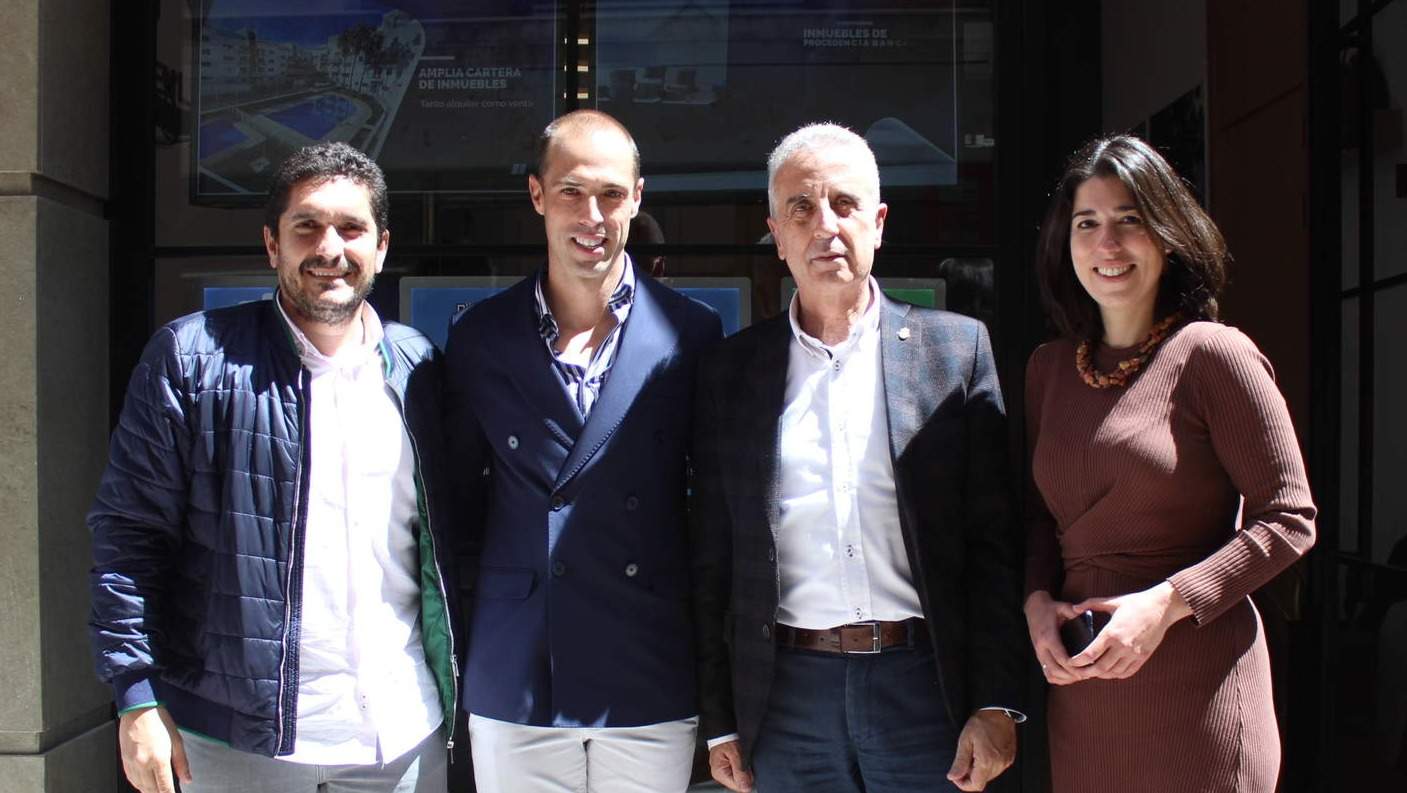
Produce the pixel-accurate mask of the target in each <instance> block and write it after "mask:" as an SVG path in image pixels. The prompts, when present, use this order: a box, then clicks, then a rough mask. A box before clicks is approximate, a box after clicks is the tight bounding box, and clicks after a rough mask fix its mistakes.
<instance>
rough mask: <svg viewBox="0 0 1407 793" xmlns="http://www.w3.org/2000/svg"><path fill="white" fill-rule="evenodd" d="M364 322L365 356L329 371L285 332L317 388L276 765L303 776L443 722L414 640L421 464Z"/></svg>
mask: <svg viewBox="0 0 1407 793" xmlns="http://www.w3.org/2000/svg"><path fill="white" fill-rule="evenodd" d="M275 301H277V298H275ZM279 310H280V311H282V310H283V306H282V305H280V306H279ZM284 320H285V321H287V320H288V316H287V314H284ZM362 321H363V324H364V326H365V328H366V332H365V336H364V339H363V341H362V343H361V344H356V345H350V346H348V347H345V348H344V349H342V350H339V351H338V353H337V354H336V355H335V356H333V357H328V356H325V355H323V354H322V353H320V352H318V350H317V348H316V347H314V346H313V345H312V343H311V342H309V341H308V339H307V338H306V337H305V336H304V335H303V334H302V332H300V331H299V330H298V328H297V326H296V325H294V324H293V323H292V322H289V323H288V327H289V328H290V329H291V331H292V333H293V337H294V339H295V341H296V342H297V345H298V348H299V353H300V356H301V358H302V361H303V366H304V367H305V368H306V369H307V370H308V372H309V374H310V375H311V385H310V389H309V390H310V402H309V404H308V405H307V410H308V420H309V424H310V426H309V437H307V438H305V439H304V442H305V443H310V444H312V448H311V450H310V463H309V466H308V470H307V471H306V472H305V474H304V475H305V476H307V477H308V503H307V530H306V533H305V536H304V539H303V542H304V552H303V582H302V584H303V597H302V610H301V621H300V625H301V634H300V635H299V642H298V653H299V667H298V681H297V682H298V722H297V740H296V742H295V744H294V751H293V754H291V755H287V756H285V757H283V758H282V759H284V760H289V761H292V762H297V763H314V764H318V765H343V764H356V765H371V764H374V763H383V762H390V761H391V760H394V759H395V758H397V757H399V756H401V755H402V754H404V753H405V752H407V751H409V750H410V749H412V748H414V747H415V746H416V745H417V744H419V743H420V742H421V741H422V740H424V739H425V737H426V736H427V735H429V734H430V733H431V732H433V731H434V730H435V729H436V728H437V727H438V726H439V725H440V723H441V722H442V721H443V714H442V712H441V709H440V705H439V695H438V689H437V687H436V684H435V680H434V677H433V676H432V675H431V673H430V670H429V668H428V666H427V665H426V663H425V652H424V648H423V646H422V645H421V640H420V579H419V573H418V568H419V562H420V553H419V549H418V547H417V544H416V535H415V528H414V524H415V523H416V522H417V521H418V520H419V514H420V513H419V509H418V505H417V501H416V490H415V480H414V470H415V460H414V452H413V450H412V449H411V445H410V437H409V436H408V435H407V433H406V429H405V424H404V422H403V421H402V418H401V413H400V410H399V408H397V406H396V402H395V399H396V397H395V396H394V394H393V393H392V392H391V390H390V387H389V386H388V385H387V384H386V380H385V370H384V365H385V364H384V362H383V360H382V357H381V355H380V352H379V346H380V343H381V340H382V337H383V332H382V327H381V321H380V319H379V318H378V317H377V316H376V312H375V311H374V310H372V308H371V306H369V305H367V306H365V307H364V309H363V313H362Z"/></svg>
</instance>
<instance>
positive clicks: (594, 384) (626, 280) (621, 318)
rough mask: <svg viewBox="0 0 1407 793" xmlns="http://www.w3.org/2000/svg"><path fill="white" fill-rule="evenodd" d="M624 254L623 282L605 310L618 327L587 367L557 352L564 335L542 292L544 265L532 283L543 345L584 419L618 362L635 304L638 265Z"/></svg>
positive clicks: (605, 340) (593, 355) (595, 352)
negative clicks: (627, 321) (631, 311)
mask: <svg viewBox="0 0 1407 793" xmlns="http://www.w3.org/2000/svg"><path fill="white" fill-rule="evenodd" d="M625 257H626V258H625V267H623V268H622V270H621V276H620V282H619V283H617V284H616V288H615V291H614V292H612V293H611V297H610V299H609V300H607V301H606V310H607V311H608V312H610V315H611V317H612V318H613V319H614V320H615V327H613V328H611V332H610V333H609V334H607V336H606V338H605V339H604V340H603V341H602V342H601V344H600V345H599V346H598V347H597V348H596V349H595V350H593V351H592V353H591V360H590V361H589V362H587V364H586V366H579V365H577V364H574V363H568V362H567V361H564V360H562V358H561V356H560V355H559V354H558V353H557V341H558V339H559V338H560V337H561V330H560V328H559V326H558V325H557V319H556V318H555V317H553V316H552V307H551V306H549V305H548V304H547V296H546V294H545V293H544V292H543V282H544V281H545V279H546V276H547V269H546V268H545V267H544V268H543V269H542V270H540V271H538V274H537V279H536V282H535V283H534V285H533V294H534V297H535V300H534V309H535V310H536V311H537V320H538V322H537V328H538V333H540V334H541V335H542V341H543V344H544V345H545V346H546V347H547V354H548V355H549V356H550V357H551V360H552V368H553V371H554V372H555V373H556V374H557V378H558V380H559V381H560V382H561V384H562V388H563V389H564V390H565V391H566V394H567V397H568V398H569V399H571V401H572V404H574V405H576V408H577V412H578V413H579V414H580V415H581V417H582V419H583V420H585V419H586V417H587V416H588V415H590V413H591V408H592V407H593V406H594V405H595V404H596V399H597V398H598V397H599V396H600V395H601V388H602V387H603V386H604V385H605V383H606V377H607V375H608V374H609V373H610V370H611V366H612V365H613V364H614V363H615V359H616V351H617V350H618V349H619V347H620V337H621V331H622V330H623V329H624V327H625V321H626V319H627V318H628V317H629V316H630V309H631V306H633V305H634V303H635V264H634V262H632V261H631V260H630V256H629V255H628V254H627V255H625Z"/></svg>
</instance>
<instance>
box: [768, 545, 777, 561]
mask: <svg viewBox="0 0 1407 793" xmlns="http://www.w3.org/2000/svg"><path fill="white" fill-rule="evenodd" d="M767 561H769V562H775V561H777V549H776V548H768V549H767Z"/></svg>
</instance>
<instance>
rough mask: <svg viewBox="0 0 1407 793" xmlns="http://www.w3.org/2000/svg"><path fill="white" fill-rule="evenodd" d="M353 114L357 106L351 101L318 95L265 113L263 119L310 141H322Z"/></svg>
mask: <svg viewBox="0 0 1407 793" xmlns="http://www.w3.org/2000/svg"><path fill="white" fill-rule="evenodd" d="M355 112H357V105H356V103H355V102H353V101H352V100H350V99H348V98H346V97H344V96H338V95H337V94H319V95H318V96H315V97H313V98H311V99H305V100H304V101H302V102H299V103H298V104H296V105H293V106H291V107H285V108H283V109H282V110H275V111H274V112H272V113H267V114H265V117H266V118H268V119H269V120H270V121H275V122H278V123H279V124H282V125H283V126H285V127H288V128H289V129H291V130H294V131H296V132H299V133H301V134H303V135H305V136H306V137H308V138H311V139H312V140H322V138H323V136H325V135H327V133H329V132H331V131H332V130H333V128H334V127H336V126H337V125H338V124H341V123H342V122H343V121H346V120H347V119H348V118H350V117H351V115H352V114H353V113H355Z"/></svg>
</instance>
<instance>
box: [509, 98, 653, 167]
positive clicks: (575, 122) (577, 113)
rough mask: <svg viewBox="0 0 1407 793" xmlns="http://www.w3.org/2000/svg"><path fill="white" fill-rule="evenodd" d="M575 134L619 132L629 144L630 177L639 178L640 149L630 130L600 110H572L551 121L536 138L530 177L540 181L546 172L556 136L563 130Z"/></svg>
mask: <svg viewBox="0 0 1407 793" xmlns="http://www.w3.org/2000/svg"><path fill="white" fill-rule="evenodd" d="M564 129H565V130H568V131H572V132H576V131H579V130H583V129H585V130H596V129H611V130H615V131H616V132H619V133H620V134H621V136H622V137H624V138H625V140H626V142H627V143H629V144H630V154H631V167H632V168H633V169H634V173H633V174H632V177H633V178H635V179H639V178H640V148H639V147H638V146H636V145H635V137H634V136H632V135H631V134H630V130H628V129H626V128H625V125H624V124H622V123H620V122H619V121H617V120H616V119H615V118H614V117H613V116H611V115H610V114H609V113H603V112H601V111H600V110H573V111H572V112H570V113H567V114H565V115H562V116H558V117H557V118H555V119H553V120H552V123H551V124H548V125H547V128H546V129H544V130H543V131H542V133H541V134H540V135H538V136H537V142H536V144H535V145H534V147H533V163H532V171H531V173H532V175H533V176H536V177H537V178H538V179H542V178H543V177H544V175H545V173H546V171H547V157H548V155H549V154H551V153H552V143H553V142H554V141H555V140H556V139H557V135H558V134H559V133H560V132H562V131H563V130H564Z"/></svg>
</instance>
